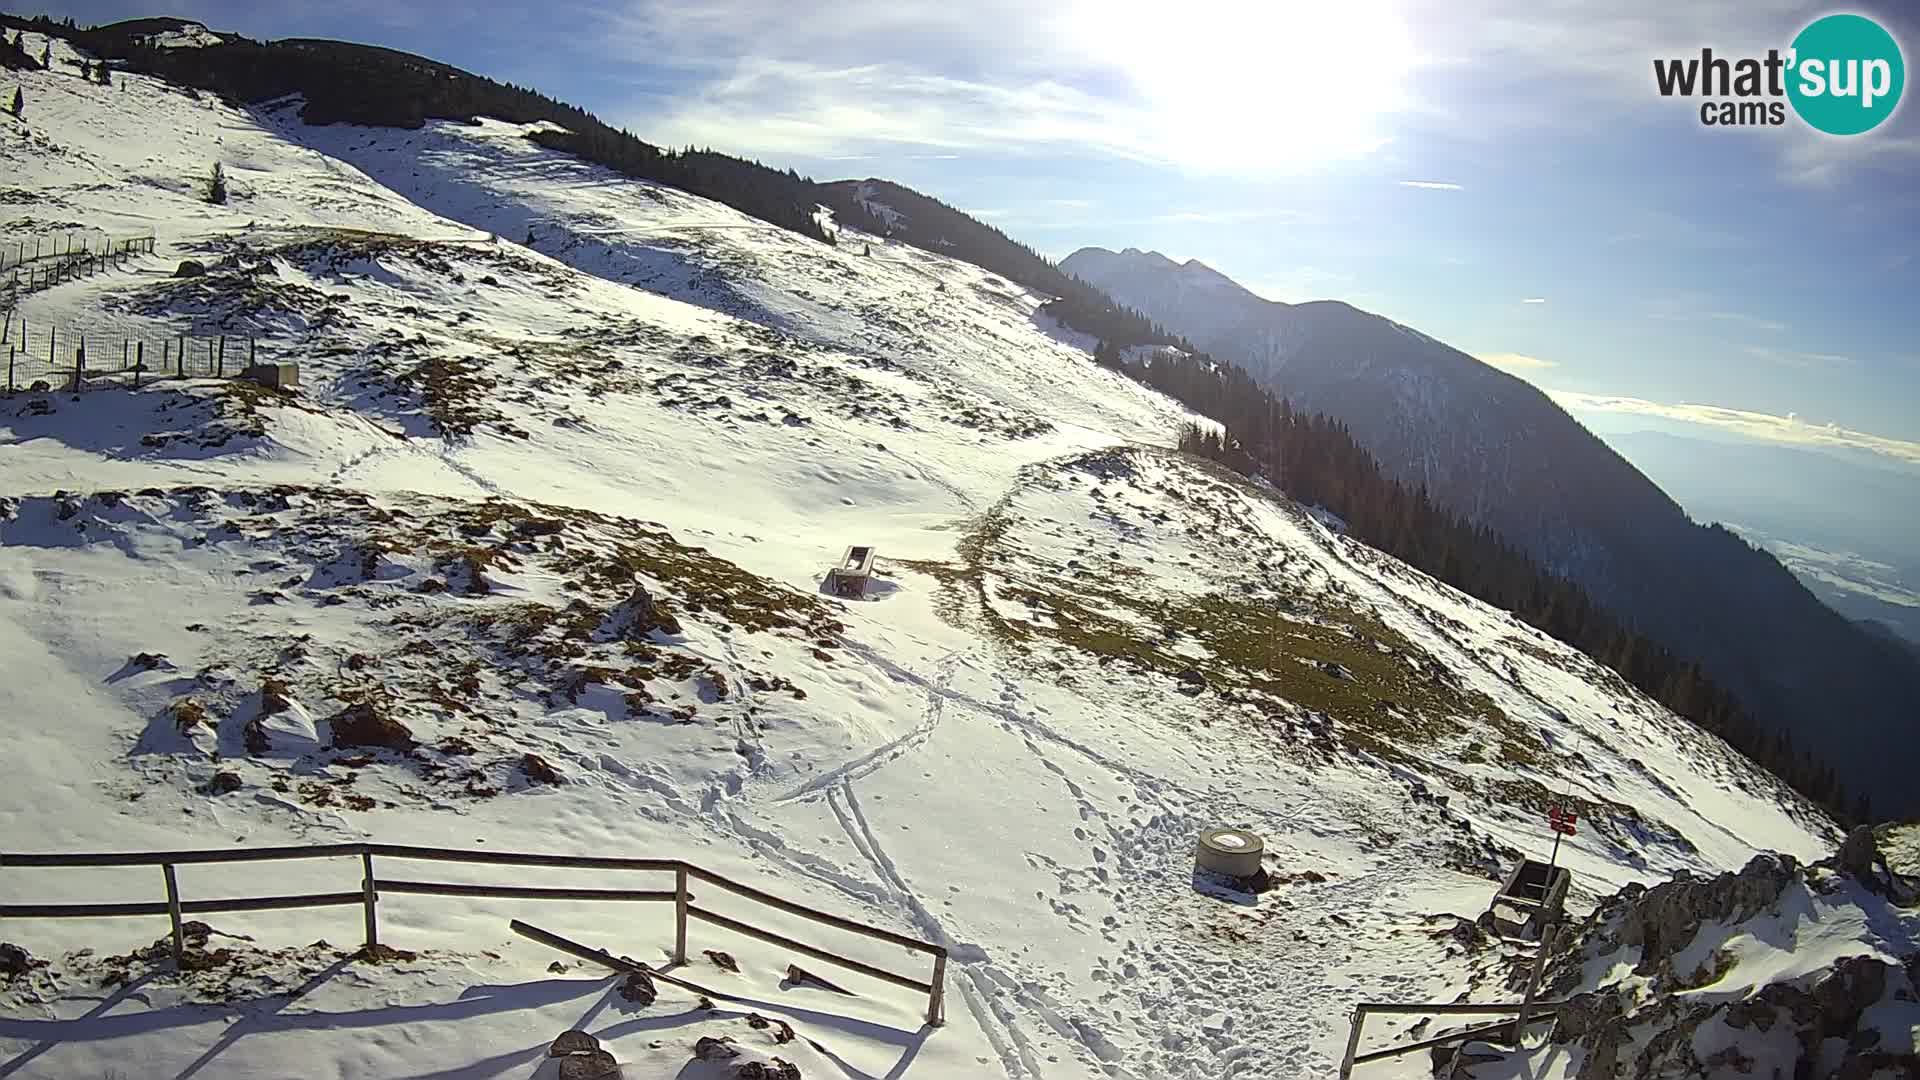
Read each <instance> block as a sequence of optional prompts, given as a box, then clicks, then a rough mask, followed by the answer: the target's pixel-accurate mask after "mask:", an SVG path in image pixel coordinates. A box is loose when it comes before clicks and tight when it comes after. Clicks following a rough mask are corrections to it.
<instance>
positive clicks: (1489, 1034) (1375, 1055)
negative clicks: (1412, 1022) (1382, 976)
mask: <svg viewBox="0 0 1920 1080" xmlns="http://www.w3.org/2000/svg"><path fill="white" fill-rule="evenodd" d="M1558 933H1559V926H1558V925H1557V924H1554V923H1549V924H1548V925H1547V926H1546V928H1545V929H1544V930H1543V931H1542V933H1541V937H1540V948H1539V950H1538V951H1536V952H1535V953H1534V955H1533V968H1532V970H1531V971H1530V972H1529V973H1528V975H1527V987H1526V995H1525V996H1524V997H1523V998H1521V999H1520V1000H1519V1001H1514V1002H1485V1003H1480V1002H1438V1001H1422V1002H1413V1003H1391V1002H1380V1001H1363V1002H1361V1003H1360V1004H1358V1005H1355V1006H1354V1007H1353V1024H1352V1026H1351V1027H1350V1028H1349V1029H1348V1031H1347V1052H1346V1054H1345V1056H1343V1057H1342V1058H1341V1059H1340V1080H1347V1078H1348V1077H1350V1076H1352V1075H1353V1067H1354V1066H1355V1065H1365V1064H1366V1063H1367V1062H1370V1061H1384V1060H1386V1059H1387V1058H1395V1057H1399V1056H1401V1055H1402V1054H1411V1053H1414V1052H1416V1051H1419V1050H1431V1049H1433V1048H1434V1047H1436V1046H1445V1045H1447V1044H1448V1043H1464V1042H1467V1041H1469V1040H1473V1039H1504V1040H1506V1041H1508V1042H1511V1043H1512V1044H1513V1045H1514V1046H1516V1047H1517V1046H1519V1045H1520V1041H1521V1039H1523V1038H1524V1037H1525V1036H1526V1033H1527V1029H1528V1028H1530V1027H1532V1026H1534V1025H1535V1024H1543V1023H1550V1022H1551V1021H1553V1020H1554V1019H1555V1018H1557V1017H1558V1016H1559V1013H1560V1009H1561V1007H1562V1006H1564V1005H1566V1002H1564V1001H1536V1000H1534V996H1533V995H1534V992H1535V991H1536V990H1537V989H1538V988H1539V986H1540V976H1541V974H1542V973H1543V972H1544V971H1545V970H1546V964H1547V955H1548V953H1549V951H1550V950H1551V949H1552V948H1553V940H1554V938H1555V937H1556V936H1557V935H1558ZM1374 1013H1398V1014H1401V1015H1408V1014H1411V1015H1415V1016H1511V1017H1513V1019H1511V1020H1504V1021H1502V1022H1500V1023H1498V1024H1487V1025H1484V1026H1481V1027H1474V1028H1465V1029H1463V1030H1459V1031H1450V1032H1447V1033H1446V1034H1444V1035H1436V1036H1434V1037H1433V1038H1431V1039H1422V1040H1420V1041H1419V1042H1411V1043H1401V1044H1399V1045H1397V1046H1389V1047H1386V1048H1385V1049H1382V1050H1372V1051H1369V1052H1367V1053H1364V1054H1362V1053H1360V1033H1361V1032H1362V1031H1363V1030H1364V1029H1365V1028H1366V1026H1367V1017H1368V1016H1370V1015H1372V1014H1374Z"/></svg>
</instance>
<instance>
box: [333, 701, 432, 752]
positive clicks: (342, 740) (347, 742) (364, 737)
mask: <svg viewBox="0 0 1920 1080" xmlns="http://www.w3.org/2000/svg"><path fill="white" fill-rule="evenodd" d="M329 723H330V725H331V727H332V731H333V745H334V746H336V747H346V746H364V747H374V748H379V749H385V750H400V751H407V750H412V749H413V748H414V740H413V732H412V731H410V730H408V729H407V726H406V725H405V724H402V723H401V722H400V721H398V720H395V719H394V718H393V717H391V716H388V715H387V714H386V713H385V712H384V711H382V710H381V709H380V707H379V706H377V705H375V704H374V703H373V702H371V701H361V702H357V703H355V704H352V705H349V706H347V707H346V708H344V709H342V710H340V711H339V712H337V713H335V714H333V717H332V719H331V720H330V721H329Z"/></svg>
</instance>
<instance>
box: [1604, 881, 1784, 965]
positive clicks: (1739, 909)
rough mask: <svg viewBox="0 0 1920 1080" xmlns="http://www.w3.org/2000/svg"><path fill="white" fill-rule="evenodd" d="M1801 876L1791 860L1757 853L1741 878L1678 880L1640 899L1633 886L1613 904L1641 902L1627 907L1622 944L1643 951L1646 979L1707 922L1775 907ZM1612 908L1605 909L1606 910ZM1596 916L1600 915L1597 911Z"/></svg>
mask: <svg viewBox="0 0 1920 1080" xmlns="http://www.w3.org/2000/svg"><path fill="white" fill-rule="evenodd" d="M1798 873H1799V866H1798V864H1797V863H1795V862H1794V860H1793V858H1792V857H1791V856H1787V855H1777V854H1773V853H1771V852H1769V853H1763V854H1760V855H1755V856H1754V857H1753V859H1752V860H1751V861H1749V862H1748V863H1747V865H1746V866H1745V867H1743V868H1742V869H1741V870H1740V872H1739V873H1738V874H1721V875H1720V876H1719V877H1717V878H1711V879H1708V878H1696V877H1691V876H1682V877H1676V878H1675V879H1674V880H1672V881H1669V882H1666V883H1664V884H1660V885H1656V886H1654V887H1653V888H1651V889H1647V890H1645V892H1644V895H1643V896H1640V895H1635V892H1634V887H1633V886H1629V887H1628V888H1627V889H1625V890H1622V892H1621V893H1620V894H1619V895H1618V896H1616V897H1615V898H1614V899H1613V900H1610V901H1609V902H1608V904H1609V905H1616V904H1619V903H1620V901H1621V900H1622V898H1631V899H1634V900H1637V901H1638V902H1637V903H1626V904H1624V905H1623V907H1624V910H1623V916H1622V920H1621V923H1620V929H1619V933H1618V935H1617V937H1616V938H1615V939H1614V940H1615V941H1616V942H1617V943H1618V945H1620V946H1626V947H1632V946H1635V945H1638V946H1639V947H1640V950H1641V951H1640V962H1639V963H1638V964H1637V965H1636V966H1635V967H1634V971H1635V972H1637V973H1638V974H1641V975H1650V974H1655V973H1658V972H1663V971H1665V969H1666V966H1667V965H1668V964H1669V963H1671V961H1672V959H1673V956H1674V954H1675V953H1678V952H1679V951H1680V950H1682V949H1684V948H1686V947H1687V945H1688V944H1689V943H1691V942H1692V941H1693V937H1694V935H1695V934H1696V933H1698V932H1699V930H1700V926H1701V924H1702V923H1706V922H1710V921H1725V922H1743V921H1745V920H1747V919H1750V918H1752V917H1753V916H1755V915H1757V914H1759V913H1760V912H1762V911H1765V910H1766V909H1767V908H1769V907H1772V906H1773V902H1774V901H1775V900H1778V899H1779V898H1780V891H1781V890H1782V889H1784V888H1786V887H1787V883H1788V882H1790V881H1792V880H1794V878H1795V876H1796V875H1797V874H1798ZM1605 910H1607V906H1606V905H1603V907H1602V911H1605ZM1595 914H1596V916H1598V915H1599V912H1596V913H1595Z"/></svg>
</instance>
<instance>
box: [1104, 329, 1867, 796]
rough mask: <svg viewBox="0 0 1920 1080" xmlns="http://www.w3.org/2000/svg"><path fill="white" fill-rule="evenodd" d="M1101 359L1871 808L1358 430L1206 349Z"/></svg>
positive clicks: (1742, 741)
mask: <svg viewBox="0 0 1920 1080" xmlns="http://www.w3.org/2000/svg"><path fill="white" fill-rule="evenodd" d="M1097 355H1098V356H1099V357H1100V360H1101V362H1102V363H1104V364H1106V365H1107V366H1109V367H1114V368H1117V369H1118V370H1120V371H1123V372H1125V373H1126V374H1127V375H1130V376H1132V377H1133V378H1135V379H1137V380H1139V381H1140V382H1143V383H1145V384H1147V385H1149V386H1152V387H1154V388H1156V389H1158V390H1160V391H1162V392H1163V393H1166V394H1167V395H1168V396H1170V397H1173V398H1175V399H1177V400H1179V401H1181V402H1182V403H1184V404H1186V405H1187V406H1188V407H1190V408H1192V409H1193V410H1194V411H1196V412H1199V413H1201V414H1203V415H1205V416H1209V417H1212V418H1214V419H1216V420H1219V421H1220V422H1221V423H1223V424H1224V425H1226V429H1227V433H1226V435H1225V436H1224V437H1223V436H1221V435H1218V434H1212V433H1202V432H1201V431H1200V430H1199V429H1197V428H1193V429H1189V430H1188V431H1186V432H1185V433H1183V436H1182V439H1181V446H1182V448H1183V449H1186V450H1190V451H1193V452H1196V453H1200V454H1203V455H1205V456H1207V457H1210V458H1213V459H1215V460H1217V461H1220V462H1222V463H1224V464H1226V465H1228V466H1230V467H1232V468H1234V469H1236V470H1238V471H1240V472H1242V473H1245V474H1247V475H1249V476H1260V477H1264V478H1266V479H1268V480H1270V481H1272V482H1273V483H1274V484H1275V486H1277V487H1279V488H1281V489H1282V490H1283V491H1285V492H1286V493H1287V494H1288V495H1290V496H1292V497H1293V498H1295V499H1298V500H1299V501H1301V502H1305V503H1309V504H1313V505H1318V506H1324V507H1326V508H1327V509H1329V510H1331V511H1333V512H1334V513H1336V514H1338V515H1339V516H1340V517H1341V518H1343V519H1344V520H1345V521H1346V522H1347V526H1348V529H1349V530H1350V532H1351V534H1352V535H1353V536H1354V537H1355V538H1356V539H1359V540H1362V541H1364V542H1366V543H1367V544H1368V545H1370V546H1372V547H1374V548H1377V549H1379V550H1381V551H1384V552H1386V553H1387V554H1389V555H1392V556H1394V557H1396V558H1398V559H1400V560H1402V561H1404V562H1406V563H1408V564H1409V565H1411V566H1414V567H1417V568H1418V569H1420V570H1423V571H1425V572H1426V573H1428V574H1431V575H1433V576H1434V577H1436V578H1439V579H1440V580H1442V581H1445V582H1447V583H1448V584H1450V585H1452V586H1454V587H1455V588H1457V589H1460V590H1461V591H1463V592H1466V593H1468V594H1470V595H1472V596H1475V597H1478V598H1479V599H1481V600H1484V601H1486V602H1487V603H1489V604H1492V605H1494V606H1496V607H1500V608H1504V609H1506V610H1508V611H1511V612H1513V613H1514V614H1515V615H1516V616H1518V617H1519V618H1521V619H1524V620H1525V621H1526V622H1528V623H1529V624H1531V625H1533V626H1535V627H1538V628H1539V629H1540V630H1541V631H1543V632H1545V633H1548V634H1551V635H1552V636H1554V637H1555V638H1558V639H1559V640H1561V641H1563V642H1566V643H1567V644H1569V645H1572V646H1573V647H1574V648H1577V649H1579V650H1580V651H1582V652H1584V653H1586V654H1587V655H1588V656H1591V657H1593V658H1594V659H1596V660H1598V661H1600V662H1601V663H1603V664H1605V665H1607V666H1608V667H1610V668H1612V669H1613V670H1614V671H1616V672H1618V673H1619V674H1620V676H1621V677H1622V678H1624V679H1626V680H1627V681H1628V682H1630V683H1632V684H1633V685H1634V686H1636V687H1638V688H1639V689H1640V690H1641V691H1642V692H1643V693H1645V694H1647V695H1648V696H1649V697H1652V698H1653V699H1655V700H1657V701H1659V702H1661V703H1662V704H1664V705H1666V706H1667V707H1668V708H1670V709H1672V710H1673V711H1674V712H1676V713H1678V714H1680V715H1681V716H1684V717H1686V718H1688V719H1689V720H1692V721H1693V722H1694V723H1696V724H1698V725H1700V726H1701V727H1703V728H1705V729H1707V730H1708V731H1711V732H1713V733H1715V734H1717V735H1719V736H1720V737H1722V738H1724V739H1726V740H1727V742H1729V743H1730V744H1732V745H1733V746H1734V747H1735V748H1737V749H1739V750H1740V751H1741V752H1743V753H1745V754H1746V755H1747V756H1748V757H1750V758H1752V759H1753V760H1754V761H1756V762H1758V763H1759V764H1761V765H1762V766H1765V767H1766V768H1767V769H1768V770H1770V771H1771V772H1773V773H1774V775H1776V776H1779V777H1780V778H1781V779H1782V780H1785V781H1786V782H1787V783H1788V784H1791V785H1792V786H1793V787H1794V789H1795V790H1797V791H1799V792H1800V793H1801V794H1803V795H1806V796H1807V797H1808V798H1809V799H1812V800H1813V801H1814V802H1817V803H1819V804H1821V805H1822V806H1824V807H1826V808H1827V810H1828V811H1829V812H1831V813H1832V814H1833V815H1834V816H1835V817H1837V818H1839V819H1840V820H1842V821H1846V822H1851V821H1864V820H1867V819H1868V817H1869V816H1870V808H1869V807H1868V805H1867V800H1866V798H1865V797H1864V794H1863V793H1860V792H1855V791H1852V790H1850V789H1849V788H1848V786H1847V785H1846V784H1845V782H1844V781H1843V779H1842V778H1841V777H1840V776H1839V775H1838V774H1837V773H1836V772H1835V771H1834V769H1833V768H1832V767H1831V766H1830V765H1828V764H1827V763H1826V762H1825V761H1823V760H1821V759H1820V758H1818V757H1816V756H1815V755H1813V754H1811V753H1809V752H1808V750H1807V748H1806V747H1805V746H1804V745H1796V744H1795V742H1794V740H1793V739H1792V737H1791V736H1790V735H1786V734H1782V733H1778V732H1776V731H1775V730H1774V729H1772V728H1771V727H1769V726H1767V725H1763V724H1761V723H1759V722H1758V721H1756V720H1755V719H1754V717H1753V716H1752V714H1751V713H1749V712H1748V711H1747V710H1746V708H1745V707H1743V706H1742V704H1741V703H1740V701H1739V700H1738V699H1737V698H1736V697H1735V696H1734V695H1733V694H1732V693H1730V692H1729V691H1727V690H1726V689H1725V688H1723V687H1722V686H1720V685H1719V684H1718V683H1716V682H1715V681H1714V680H1713V679H1712V678H1711V677H1710V676H1709V675H1708V674H1707V673H1706V672H1705V671H1703V670H1702V669H1701V667H1700V665H1699V664H1697V663H1693V662H1690V661H1688V660H1685V659H1682V658H1680V657H1678V656H1675V655H1674V654H1673V653H1672V652H1670V651H1669V650H1667V649H1665V648H1663V647H1661V646H1660V645H1659V644H1657V643H1655V642H1654V641H1652V640H1650V639H1649V638H1647V637H1646V636H1645V635H1643V634H1639V633H1635V632H1634V631H1633V630H1632V629H1630V628H1629V627H1626V626H1624V625H1622V624H1621V623H1620V622H1619V621H1617V620H1616V619H1614V618H1613V617H1612V616H1611V615H1610V614H1608V612H1607V611H1605V610H1604V609H1602V608H1601V607H1600V606H1599V605H1598V604H1596V603H1595V602H1594V600H1593V598H1592V597H1591V596H1589V595H1588V594H1587V592H1586V591H1585V590H1584V589H1582V588H1581V587H1580V586H1578V585H1576V584H1574V583H1573V582H1571V581H1568V580H1567V579H1566V578H1563V577H1559V576H1556V575H1553V574H1550V573H1547V572H1546V571H1544V570H1542V569H1541V568H1540V567H1539V565H1538V564H1536V563H1535V562H1533V560H1531V559H1530V558H1528V557H1527V556H1526V555H1525V554H1523V553H1522V552H1520V551H1519V550H1517V549H1515V548H1514V547H1513V546H1511V545H1510V544H1508V543H1506V542H1505V541H1504V540H1502V539H1501V538H1500V537H1499V536H1498V535H1497V534H1495V533H1494V532H1493V531H1492V530H1491V529H1489V528H1487V527H1486V526H1485V525H1475V524H1472V523H1469V522H1467V521H1465V520H1463V519H1462V518H1460V517H1459V516H1457V515H1455V514H1453V513H1451V512H1449V511H1447V510H1445V509H1443V508H1442V507H1440V506H1439V505H1437V504H1436V503H1434V502H1433V500H1431V499H1430V498H1428V497H1427V493H1426V492H1425V491H1423V490H1419V489H1416V488H1409V487H1407V486H1406V485H1404V484H1402V483H1400V482H1399V481H1397V480H1395V479H1393V478H1391V477H1389V476H1388V475H1387V474H1386V473H1385V472H1383V471H1382V470H1381V468H1380V465H1379V463H1378V462H1376V461H1375V460H1374V459H1373V456H1372V455H1371V454H1369V453H1368V452H1367V451H1366V450H1365V449H1363V448H1362V447H1361V446H1360V444H1359V443H1357V442H1355V441H1354V439H1353V436H1352V435H1351V434H1349V433H1348V431H1347V429H1346V427H1345V426H1344V425H1342V424H1340V423H1339V422H1338V421H1335V420H1332V419H1330V418H1328V417H1326V416H1323V415H1320V414H1318V413H1305V412H1297V411H1295V410H1294V408H1293V407H1292V405H1291V404H1290V403H1289V402H1288V401H1287V400H1286V399H1284V398H1279V397H1275V396H1274V395H1273V394H1272V393H1270V392H1269V391H1267V390H1266V389H1265V388H1263V387H1261V386H1260V385H1258V384H1257V383H1256V382H1255V381H1254V379H1253V378H1252V377H1251V376H1249V375H1248V374H1247V373H1246V372H1245V371H1243V370H1241V369H1240V368H1238V367H1235V366H1233V365H1230V364H1221V363H1217V362H1215V361H1214V360H1212V359H1211V358H1210V357H1206V356H1187V355H1162V356H1158V357H1155V358H1154V361H1153V363H1152V364H1150V365H1143V364H1133V363H1128V362H1127V361H1126V360H1124V359H1123V358H1121V356H1120V355H1119V353H1118V350H1116V349H1112V348H1111V347H1109V346H1106V345H1104V344H1103V345H1102V347H1101V349H1100V350H1099V353H1098V354H1097Z"/></svg>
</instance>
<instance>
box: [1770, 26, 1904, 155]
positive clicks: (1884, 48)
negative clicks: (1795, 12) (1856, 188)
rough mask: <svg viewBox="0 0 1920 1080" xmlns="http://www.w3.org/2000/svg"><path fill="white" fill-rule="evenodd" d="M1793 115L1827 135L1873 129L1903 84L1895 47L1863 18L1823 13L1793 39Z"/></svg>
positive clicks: (1789, 82)
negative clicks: (1797, 114)
mask: <svg viewBox="0 0 1920 1080" xmlns="http://www.w3.org/2000/svg"><path fill="white" fill-rule="evenodd" d="M1787 63H1788V65H1789V72H1788V77H1787V99H1788V100H1789V101H1791V102H1793V111H1794V112H1797V113H1799V114H1800V119H1802V120H1805V121H1806V122H1807V123H1808V124H1811V125H1812V126H1813V127H1815V128H1817V129H1819V130H1821V131H1824V132H1826V133H1827V134H1829V135H1858V134H1860V133H1861V132H1863V131H1872V130H1873V129H1874V128H1876V127H1878V126H1879V125H1880V122H1881V121H1883V120H1885V119H1886V118H1887V117H1889V116H1892V115H1893V109H1894V106H1896V105H1898V104H1899V103H1900V91H1901V90H1902V89H1904V88H1905V87H1906V84H1907V66H1906V64H1905V62H1903V61H1902V60H1901V57H1900V45H1899V43H1898V42H1896V41H1894V40H1893V35H1892V34H1889V33H1887V32H1886V31H1885V30H1883V29H1881V27H1880V24H1879V23H1877V22H1874V21H1873V20H1872V19H1869V18H1867V17H1866V16H1864V15H1827V16H1824V17H1822V18H1819V19H1815V20H1814V21H1813V22H1811V23H1809V24H1808V25H1807V28H1806V29H1805V30H1802V31H1800V36H1798V37H1796V38H1794V39H1793V51H1792V52H1791V53H1790V54H1789V59H1788V61H1787Z"/></svg>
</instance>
